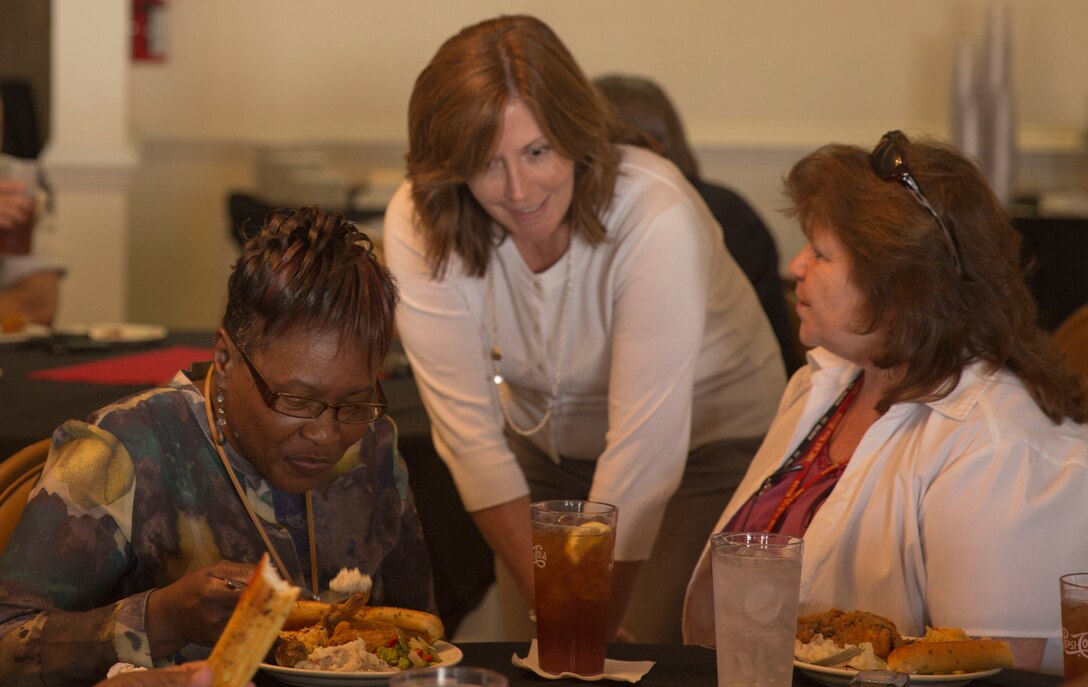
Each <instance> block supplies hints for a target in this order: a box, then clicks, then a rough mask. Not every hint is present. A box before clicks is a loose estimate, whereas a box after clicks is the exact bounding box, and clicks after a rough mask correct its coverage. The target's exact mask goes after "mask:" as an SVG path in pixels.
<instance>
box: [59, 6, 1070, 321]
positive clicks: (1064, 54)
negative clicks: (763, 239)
mask: <svg viewBox="0 0 1088 687" xmlns="http://www.w3.org/2000/svg"><path fill="white" fill-rule="evenodd" d="M1007 4H1008V6H1009V8H1010V14H1011V22H1012V28H1013V57H1014V72H1013V83H1014V87H1015V90H1016V102H1017V114H1018V120H1019V132H1020V150H1021V153H1022V155H1021V164H1020V179H1019V184H1018V185H1019V187H1020V188H1021V189H1036V188H1047V187H1053V186H1056V185H1059V186H1060V185H1072V184H1077V183H1084V182H1085V178H1086V177H1088V173H1086V170H1085V165H1084V163H1083V159H1084V156H1083V144H1082V143H1081V141H1082V139H1081V135H1082V132H1083V131H1084V129H1085V126H1086V124H1088V50H1085V48H1084V42H1083V40H1084V39H1083V31H1084V27H1085V26H1088V2H1083V1H1082V0H1010V1H1009V2H1008V3H1007ZM987 6H988V4H987V3H986V2H985V1H984V0H916V1H915V2H902V0H875V1H871V2H864V1H862V0H821V1H820V2H809V1H806V0H775V1H774V2H754V1H753V2H740V1H726V0H676V1H674V2H671V3H664V2H661V1H660V0H625V1H622V2H620V1H616V2H612V1H590V0H549V1H548V2H544V1H540V2H531V1H526V0H522V1H520V2H497V1H495V0H471V1H469V0H461V1H458V2H432V1H425V0H396V1H393V2H388V1H385V2H377V1H371V0H310V1H308V2H305V3H303V2H298V1H296V0H183V1H182V0H177V1H175V2H172V3H170V4H169V17H168V25H167V30H168V42H169V44H170V48H169V54H168V58H167V61H166V62H165V63H163V64H155V65H147V64H141V65H136V66H134V67H133V69H132V74H131V78H132V81H131V93H130V102H131V110H130V111H131V124H132V128H133V133H134V135H135V137H136V140H138V141H141V142H142V145H143V147H142V153H143V155H142V162H141V165H142V167H141V170H140V172H139V173H138V174H137V178H136V181H135V185H134V187H133V194H132V198H133V200H132V202H131V207H130V215H131V217H130V225H131V231H132V234H133V238H132V246H131V254H132V261H133V266H132V273H133V283H132V285H131V287H130V294H129V295H130V301H131V316H132V318H133V319H141V320H154V321H158V322H163V323H165V324H168V325H171V326H209V325H210V324H212V323H213V322H214V321H215V319H216V318H217V317H218V314H219V310H220V308H221V307H222V283H223V281H224V278H225V274H226V266H227V265H228V264H229V261H230V247H229V243H228V242H226V241H225V240H224V237H225V235H226V230H227V229H226V226H227V220H226V212H225V202H226V193H227V192H228V190H229V189H230V188H238V187H245V186H246V185H250V184H252V173H253V171H252V154H253V148H254V146H255V145H263V144H297V143H313V142H318V143H320V144H321V145H324V146H326V147H327V149H328V150H330V151H332V152H334V153H336V155H337V158H338V159H340V160H343V161H344V164H345V169H346V171H347V172H348V173H349V174H354V175H358V176H360V177H362V176H363V175H365V173H366V172H367V168H368V167H373V166H386V167H387V166H394V167H399V165H400V154H401V151H402V150H403V146H404V141H405V138H406V136H405V127H406V122H405V113H406V110H407V103H408V97H409V94H410V91H411V88H412V84H413V81H414V79H415V76H416V74H417V73H418V72H419V70H420V69H421V68H422V67H423V66H424V65H425V64H426V62H427V61H428V60H429V58H430V57H431V55H432V54H433V53H434V51H435V50H436V49H437V47H438V45H439V44H440V42H441V41H442V40H444V39H445V38H447V37H448V36H450V35H452V34H453V33H454V32H456V31H457V30H458V29H459V28H461V27H462V26H464V25H466V24H470V23H474V22H476V21H478V20H481V19H484V18H487V17H490V16H493V15H496V14H500V13H504V12H505V13H512V12H529V13H533V14H536V15H537V16H539V17H541V18H542V19H544V20H545V21H547V22H548V23H549V24H551V25H552V27H553V28H554V29H555V30H556V31H557V33H558V34H559V35H560V37H562V38H563V39H564V41H565V42H566V43H567V45H568V47H570V49H571V51H572V52H573V53H574V55H575V57H576V58H577V59H578V60H579V62H580V63H581V65H582V67H583V68H584V69H585V71H586V72H587V73H588V74H589V75H590V76H594V75H597V74H600V73H603V72H608V71H624V72H629V73H641V74H645V75H648V76H651V77H653V78H655V79H657V80H658V81H659V82H661V83H662V84H664V85H665V86H666V88H667V90H668V91H669V92H670V94H671V95H672V97H673V99H674V100H675V101H676V103H677V105H678V107H679V108H680V110H681V112H682V113H683V115H684V118H685V120H686V123H687V127H688V131H689V135H690V137H691V139H692V141H693V143H694V145H695V147H696V148H697V151H698V153H699V155H700V157H701V159H702V161H703V166H704V175H705V176H707V177H708V178H713V179H717V180H719V181H723V182H725V183H727V184H728V185H731V186H733V187H735V188H736V189H738V190H739V191H740V192H741V193H742V194H743V195H745V196H746V197H747V198H748V199H749V200H750V201H751V202H752V203H753V204H754V205H755V206H756V207H757V209H758V210H759V211H760V213H761V214H762V215H763V217H764V218H765V220H767V221H768V222H769V223H770V224H771V226H772V229H773V230H774V231H775V233H776V235H777V236H778V240H779V244H780V249H781V252H782V253H783V257H788V256H789V255H791V254H792V252H793V251H794V250H796V248H797V247H798V246H799V237H798V235H797V233H796V231H795V230H794V229H793V228H792V227H791V226H790V225H789V223H788V222H787V221H786V220H785V219H784V218H782V217H781V216H780V215H779V214H778V212H777V210H776V208H777V204H778V186H779V180H780V178H781V176H782V175H783V174H784V173H785V172H786V171H787V170H788V168H789V166H790V164H791V163H792V162H793V161H794V160H796V159H797V158H798V157H800V156H801V155H803V154H804V153H805V152H808V151H809V150H811V149H812V148H814V147H816V146H817V145H820V144H822V143H826V142H829V141H831V140H838V141H842V142H848V143H857V144H859V145H864V146H870V145H873V144H874V143H875V141H876V140H877V139H878V138H879V136H880V134H882V133H883V132H884V131H886V130H888V129H891V128H903V129H906V130H908V131H911V132H922V131H925V132H930V133H933V134H936V135H940V136H944V135H947V131H948V123H947V120H948V117H949V115H948V111H949V107H948V92H949V88H950V80H951V68H952V63H953V55H954V51H955V49H956V45H957V41H958V40H960V39H961V38H963V37H971V38H974V39H976V40H977V39H980V38H981V33H982V27H983V22H984V17H985V11H986V8H987ZM352 160H358V163H357V164H353V163H352ZM74 267H78V268H80V269H84V268H85V269H92V268H93V267H91V266H74Z"/></svg>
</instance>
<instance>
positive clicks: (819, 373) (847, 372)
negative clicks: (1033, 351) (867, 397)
mask: <svg viewBox="0 0 1088 687" xmlns="http://www.w3.org/2000/svg"><path fill="white" fill-rule="evenodd" d="M807 356H808V363H809V366H810V367H811V368H812V383H813V386H816V385H820V384H833V385H844V384H848V383H849V382H850V380H851V379H853V378H854V376H855V375H856V374H857V373H858V370H859V368H858V366H857V365H855V364H854V363H852V362H850V361H849V360H846V359H845V358H840V357H839V356H837V355H835V354H834V353H832V352H831V351H829V350H827V349H826V348H819V347H817V348H814V349H811V350H809V351H808V353H807ZM987 367H988V364H987V363H985V362H982V361H975V362H972V363H970V364H968V365H967V366H966V367H964V368H963V371H962V373H961V374H960V379H959V383H958V384H956V388H954V389H953V390H952V391H951V393H949V394H948V395H947V396H945V397H944V398H941V399H938V400H936V401H929V402H927V403H924V404H921V405H926V406H929V407H930V408H931V409H933V410H934V411H935V412H937V413H940V414H941V415H944V416H945V417H947V418H949V419H951V420H960V421H962V420H964V419H966V418H967V416H968V415H970V414H971V411H972V410H974V409H975V407H976V406H977V405H978V402H979V400H980V399H981V398H982V396H983V395H984V394H985V393H986V390H987V389H989V388H990V387H991V386H993V385H994V383H995V382H996V380H997V375H996V374H994V373H992V372H989V371H988V370H987ZM903 405H915V404H914V403H912V404H903Z"/></svg>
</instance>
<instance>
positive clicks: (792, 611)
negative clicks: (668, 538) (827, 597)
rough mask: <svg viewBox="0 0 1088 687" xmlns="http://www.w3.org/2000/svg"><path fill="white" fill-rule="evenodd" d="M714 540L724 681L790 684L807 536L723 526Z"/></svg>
mask: <svg viewBox="0 0 1088 687" xmlns="http://www.w3.org/2000/svg"><path fill="white" fill-rule="evenodd" d="M710 545H711V551H712V557H711V568H712V570H713V573H714V634H715V639H716V645H717V658H718V685H719V687H726V685H744V686H746V687H747V686H759V687H790V685H791V683H792V682H793V638H794V636H795V635H796V634H797V603H798V598H799V596H800V593H801V551H802V549H803V543H802V541H801V540H800V539H798V538H797V537H790V536H787V535H784V534H769V533H766V532H721V533H718V534H715V535H713V536H712V537H711V538H710Z"/></svg>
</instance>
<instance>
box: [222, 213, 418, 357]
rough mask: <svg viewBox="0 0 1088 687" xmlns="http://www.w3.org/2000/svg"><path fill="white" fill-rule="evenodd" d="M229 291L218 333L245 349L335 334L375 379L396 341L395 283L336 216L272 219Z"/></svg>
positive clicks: (248, 244) (366, 243)
mask: <svg viewBox="0 0 1088 687" xmlns="http://www.w3.org/2000/svg"><path fill="white" fill-rule="evenodd" d="M227 292H228V295H227V309H226V312H225V313H224V315H223V328H224V329H225V330H226V331H227V334H229V335H230V337H231V339H232V340H233V341H234V342H235V343H236V344H237V345H239V346H241V347H242V348H243V349H245V350H253V349H254V348H256V347H259V346H260V345H261V344H262V343H263V342H264V341H266V340H267V339H269V338H272V337H275V336H276V335H277V334H281V333H283V332H285V331H287V330H290V329H295V328H299V327H304V328H312V329H315V330H322V331H325V330H328V329H335V330H339V332H340V335H341V336H342V337H343V338H344V339H345V340H350V341H357V342H359V343H360V344H362V348H363V350H364V351H365V352H366V353H367V354H368V355H369V364H370V367H371V369H372V370H374V371H375V372H377V370H378V368H379V367H380V366H381V363H382V361H383V360H384V359H385V355H386V353H388V352H389V346H390V343H391V342H392V340H393V314H394V310H395V309H396V305H397V297H398V295H397V287H396V284H395V282H394V281H393V277H392V276H391V275H390V274H389V272H388V271H387V270H386V269H385V267H383V266H382V265H381V263H379V262H378V260H377V258H376V257H375V256H374V252H373V250H372V245H371V242H370V239H369V238H368V237H367V235H366V234H364V233H362V232H361V231H359V230H358V229H357V228H356V227H355V225H354V224H352V223H351V222H348V221H347V220H345V219H344V215H343V214H342V213H340V212H338V211H334V212H329V213H325V212H322V211H321V210H319V209H317V208H316V207H310V208H302V209H300V210H298V211H293V210H274V211H273V212H270V213H269V214H268V217H267V218H266V219H265V222H264V226H262V227H261V229H260V231H258V232H257V233H256V235H254V236H252V237H251V238H248V239H247V240H246V241H245V243H244V244H243V245H242V254H241V256H240V257H239V258H238V261H237V262H236V263H235V264H234V269H233V271H232V272H231V275H230V279H229V281H228V283H227Z"/></svg>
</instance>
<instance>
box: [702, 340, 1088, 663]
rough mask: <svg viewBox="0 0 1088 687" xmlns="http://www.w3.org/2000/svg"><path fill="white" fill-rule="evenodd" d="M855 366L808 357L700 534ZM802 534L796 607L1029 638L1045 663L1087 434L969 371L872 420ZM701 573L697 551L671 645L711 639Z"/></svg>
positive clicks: (1082, 554)
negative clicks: (1037, 642) (939, 393)
mask: <svg viewBox="0 0 1088 687" xmlns="http://www.w3.org/2000/svg"><path fill="white" fill-rule="evenodd" d="M857 372H858V368H857V367H856V366H854V365H852V364H850V363H848V362H847V361H845V360H843V359H841V358H838V357H837V356H834V355H833V354H831V353H829V352H828V351H826V350H824V349H815V350H813V351H810V353H809V366H808V367H806V368H802V369H801V370H800V371H798V373H797V374H796V375H794V378H793V379H792V380H791V381H790V384H789V386H788V388H787V390H786V394H785V395H784V396H783V399H782V402H781V404H780V407H779V411H778V416H777V417H776V418H775V420H774V422H773V423H772V425H771V429H770V430H769V431H768V435H767V439H766V440H765V441H764V443H763V446H762V447H761V448H760V450H759V453H758V454H757V455H756V458H755V460H754V461H753V462H752V465H751V467H750V468H749V471H748V474H747V475H746V476H745V478H744V481H743V482H742V483H741V485H740V487H739V488H738V489H737V492H736V493H735V494H734V496H733V498H732V500H731V501H730V502H729V505H728V506H727V507H726V509H725V511H724V512H723V513H722V516H721V518H720V519H719V521H718V524H717V526H716V528H715V530H716V531H717V530H718V529H720V528H722V527H724V526H725V524H726V523H727V522H728V520H729V518H731V517H732V515H733V514H734V513H735V512H736V511H737V509H739V508H740V507H741V506H742V505H743V504H744V502H745V500H746V499H747V498H748V497H749V496H750V495H751V494H752V493H753V492H754V491H755V490H756V489H758V488H759V485H760V484H761V483H762V482H763V480H764V479H766V477H767V476H769V475H770V474H771V473H772V472H773V471H774V470H775V469H776V468H778V467H779V466H780V465H781V463H782V461H783V460H784V459H785V457H786V456H788V455H789V453H790V452H791V451H792V450H793V448H794V447H795V446H796V445H797V444H798V443H799V442H800V441H801V439H802V438H803V437H804V435H805V433H806V432H808V430H809V429H810V428H811V427H812V425H813V423H814V422H815V421H816V420H817V419H818V418H819V417H820V415H821V414H822V413H823V412H824V411H825V410H826V409H827V407H828V406H829V405H830V404H831V402H832V401H833V400H834V398H835V397H836V396H837V395H838V393H839V392H840V391H841V390H842V389H843V388H844V387H845V386H846V385H847V384H849V382H850V380H851V379H852V378H853V377H854V375H856V374H857ZM804 541H805V551H804V562H803V567H802V574H801V613H802V614H804V613H812V612H818V611H824V610H827V609H829V608H841V609H843V610H848V611H849V610H855V609H856V610H865V611H870V612H873V613H877V614H879V615H882V616H885V617H888V618H890V619H891V620H893V621H894V622H895V623H896V625H897V626H898V628H899V631H900V632H901V633H902V634H905V635H919V634H923V633H924V632H925V627H926V626H927V625H928V626H955V627H962V628H963V629H965V630H966V631H967V633H968V634H970V635H972V636H991V637H1045V638H1047V639H1048V643H1049V645H1050V646H1048V657H1053V656H1055V655H1057V656H1059V660H1060V653H1058V654H1056V653H1055V646H1056V644H1057V638H1058V637H1060V634H1061V618H1060V611H1059V603H1058V577H1059V576H1060V575H1062V574H1065V573H1069V572H1077V571H1083V570H1088V425H1078V424H1074V423H1072V422H1071V421H1068V420H1066V421H1065V422H1064V423H1063V424H1061V425H1059V426H1056V425H1054V424H1053V423H1052V422H1050V420H1049V419H1047V417H1046V416H1045V415H1043V413H1042V412H1041V411H1040V410H1039V408H1038V407H1037V406H1036V404H1035V402H1034V401H1033V400H1032V399H1031V397H1030V396H1029V395H1028V393H1027V391H1026V390H1025V389H1024V387H1023V385H1022V384H1021V382H1020V381H1019V379H1017V378H1016V377H1015V376H1014V375H1012V374H1010V373H1009V372H1007V371H1000V372H998V373H996V374H988V373H987V372H986V370H985V366H983V365H982V364H979V363H976V364H973V365H971V366H969V367H968V368H967V369H965V370H964V373H963V376H962V379H961V380H960V383H959V384H958V385H957V387H956V389H955V390H954V391H953V392H952V393H951V394H949V395H948V396H947V397H945V398H944V399H941V400H939V401H935V402H932V403H899V404H896V405H894V406H893V407H892V408H891V409H889V410H888V412H887V413H885V414H884V416H882V417H881V418H880V419H878V420H877V421H876V422H875V423H873V425H872V426H871V427H870V428H869V430H868V431H867V432H866V433H865V435H864V437H863V438H862V440H861V442H860V443H859V444H858V446H857V448H856V449H855V451H854V455H853V457H852V458H851V460H850V463H849V464H848V466H847V468H846V470H845V472H844V473H843V475H842V478H841V479H840V480H839V483H838V485H837V486H836V487H835V489H834V491H832V493H831V495H830V496H829V497H828V498H827V501H826V502H825V503H824V504H823V506H822V507H821V509H820V510H819V512H818V513H817V514H816V517H815V518H814V519H813V521H812V524H811V525H810V526H809V528H808V530H807V532H806V533H805V536H804ZM711 579H712V577H711V574H710V560H709V555H708V553H707V551H706V550H704V553H703V556H702V558H701V559H700V561H699V563H698V564H697V566H696V568H695V571H694V573H693V575H692V579H691V582H690V584H689V587H688V595H687V599H686V600H685V611H684V637H685V641H687V642H690V643H713V639H714V629H713V596H712V583H711ZM1044 667H1049V668H1051V669H1053V668H1054V665H1050V666H1044ZM1058 669H1059V670H1060V666H1059V667H1058Z"/></svg>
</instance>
